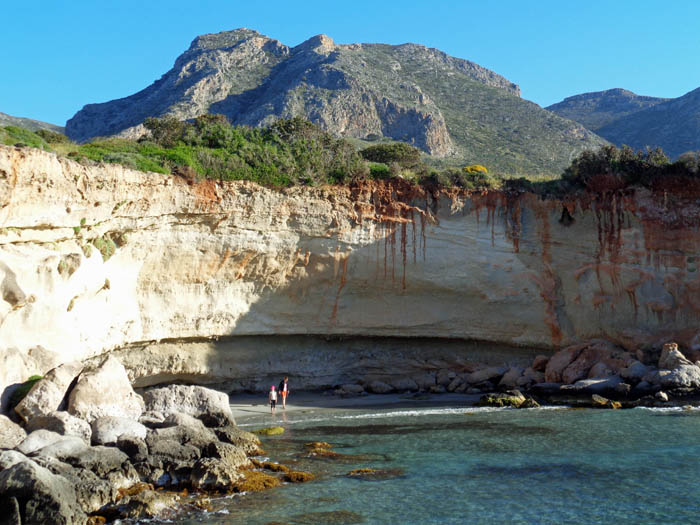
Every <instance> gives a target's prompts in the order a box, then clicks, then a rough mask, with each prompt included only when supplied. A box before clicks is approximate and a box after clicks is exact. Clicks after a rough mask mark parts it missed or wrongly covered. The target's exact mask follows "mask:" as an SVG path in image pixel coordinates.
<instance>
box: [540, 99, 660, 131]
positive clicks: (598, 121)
mask: <svg viewBox="0 0 700 525" xmlns="http://www.w3.org/2000/svg"><path fill="white" fill-rule="evenodd" d="M667 100H669V99H667V98H658V97H645V96H641V95H637V94H635V93H632V92H631V91H628V90H626V89H620V88H616V89H608V90H605V91H596V92H594V93H583V94H581V95H574V96H573V97H567V98H565V99H564V100H562V101H561V102H558V103H557V104H553V105H551V106H548V107H547V109H548V110H549V111H553V112H554V113H556V114H557V115H560V116H562V117H564V118H568V119H569V120H573V121H575V122H578V123H579V124H582V125H584V126H585V127H587V128H588V129H590V130H591V131H596V132H597V130H599V129H600V128H602V127H604V126H606V125H608V124H610V123H612V122H614V121H616V120H618V119H620V118H622V117H626V116H628V115H631V114H633V113H637V112H639V111H642V110H644V109H646V108H649V107H652V106H655V105H656V104H660V103H661V102H666V101H667Z"/></svg>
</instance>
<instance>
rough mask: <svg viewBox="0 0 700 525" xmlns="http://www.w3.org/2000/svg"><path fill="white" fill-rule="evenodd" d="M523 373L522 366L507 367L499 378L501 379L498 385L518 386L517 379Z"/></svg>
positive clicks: (505, 386)
mask: <svg viewBox="0 0 700 525" xmlns="http://www.w3.org/2000/svg"><path fill="white" fill-rule="evenodd" d="M522 375H523V369H522V368H517V367H511V368H509V369H508V371H507V372H506V373H505V374H503V377H502V378H501V381H500V382H499V383H498V386H500V387H504V388H514V387H516V386H518V379H520V378H521V377H522Z"/></svg>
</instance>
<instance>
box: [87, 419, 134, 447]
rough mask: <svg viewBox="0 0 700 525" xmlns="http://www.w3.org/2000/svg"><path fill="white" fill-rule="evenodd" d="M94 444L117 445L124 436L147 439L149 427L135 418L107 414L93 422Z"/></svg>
mask: <svg viewBox="0 0 700 525" xmlns="http://www.w3.org/2000/svg"><path fill="white" fill-rule="evenodd" d="M91 427H92V443H93V444H94V445H115V444H116V443H117V442H118V441H119V439H121V438H123V437H131V438H137V439H146V435H147V434H148V429H147V428H146V427H145V426H144V425H142V424H141V423H139V422H138V421H135V420H133V419H129V418H125V417H114V416H105V417H100V418H98V419H95V420H94V421H93V422H92V425H91Z"/></svg>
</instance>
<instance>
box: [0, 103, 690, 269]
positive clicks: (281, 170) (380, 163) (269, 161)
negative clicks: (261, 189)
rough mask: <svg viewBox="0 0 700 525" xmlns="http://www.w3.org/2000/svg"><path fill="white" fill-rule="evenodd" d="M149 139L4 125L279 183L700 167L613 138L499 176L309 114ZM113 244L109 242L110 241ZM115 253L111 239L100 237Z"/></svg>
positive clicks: (455, 180) (660, 172) (11, 139)
mask: <svg viewBox="0 0 700 525" xmlns="http://www.w3.org/2000/svg"><path fill="white" fill-rule="evenodd" d="M144 124H145V126H146V128H147V129H148V130H149V131H150V134H149V135H148V136H147V137H144V138H142V139H140V140H138V141H137V140H130V139H122V138H108V139H98V140H95V141H93V142H90V143H88V144H82V145H78V144H75V143H73V142H71V141H70V140H68V139H67V138H66V137H65V136H64V135H62V134H60V133H56V132H53V131H48V130H39V131H37V132H32V131H28V130H25V129H21V128H17V127H14V126H7V127H5V128H0V143H4V144H9V145H21V146H31V147H36V148H40V149H44V150H46V151H55V152H56V153H58V154H61V155H66V156H68V157H69V158H72V159H74V160H77V161H79V162H83V163H87V164H90V163H95V162H104V163H115V164H121V165H124V166H127V167H130V168H133V169H137V170H141V171H152V172H159V173H177V174H179V175H183V176H186V177H191V178H199V179H205V178H208V179H217V180H221V181H224V180H227V181H228V180H250V181H254V182H257V183H259V184H262V185H265V186H270V187H285V186H293V185H318V184H325V183H331V184H346V183H350V182H352V181H356V180H361V179H390V178H394V177H397V178H401V179H404V180H407V181H409V182H411V183H413V184H421V185H424V186H429V187H444V188H450V187H456V188H462V189H466V190H485V189H492V188H503V189H504V190H506V191H531V192H534V193H538V194H541V195H563V194H567V193H572V192H575V191H580V190H589V191H595V192H600V191H609V190H615V189H620V188H625V187H629V186H633V185H643V186H649V185H652V184H653V183H654V182H655V181H658V180H659V179H660V178H662V177H666V176H685V177H697V176H698V175H700V152H697V153H686V154H684V155H682V156H681V157H680V158H679V159H678V160H677V161H675V162H671V161H670V160H669V158H668V157H667V156H666V155H665V154H664V153H663V151H661V150H660V149H658V148H657V149H654V150H652V149H647V150H645V151H634V150H632V149H631V148H629V147H623V148H617V147H615V146H605V147H603V148H600V149H598V150H595V151H584V152H583V153H581V154H580V155H579V156H578V157H576V158H575V159H574V160H573V162H572V163H571V165H570V166H569V167H568V168H567V169H566V170H565V171H564V173H563V174H562V176H561V177H560V178H557V179H550V180H547V179H541V180H532V179H527V178H523V177H521V178H512V179H508V178H499V177H495V176H494V175H492V174H491V173H489V170H488V169H487V168H486V167H485V166H483V165H479V164H473V165H470V166H464V167H461V168H456V167H447V168H443V169H436V168H434V167H431V166H429V165H428V164H426V159H425V156H424V155H422V154H421V152H420V151H419V150H418V149H416V148H415V147H413V146H411V145H409V144H406V143H401V142H388V143H380V144H375V145H372V146H369V147H366V148H363V149H361V150H359V151H358V150H357V149H356V148H355V146H353V144H352V143H351V142H349V141H347V140H345V139H338V138H335V137H333V136H332V135H330V134H329V133H327V132H325V131H323V130H322V129H321V128H319V127H318V126H316V125H314V124H312V123H311V122H308V121H306V120H304V119H302V118H294V119H291V120H279V121H277V122H276V123H274V124H273V125H271V126H269V127H267V128H251V127H248V126H232V125H231V124H229V122H228V121H227V120H226V118H225V117H224V116H222V115H203V116H200V117H198V118H197V119H195V120H194V121H192V122H183V121H179V120H177V119H175V118H172V117H165V118H148V119H147V120H146V121H145V123H144ZM103 248H104V249H103ZM98 249H100V251H101V252H102V253H103V256H105V257H109V255H111V254H110V253H109V251H110V250H109V249H110V246H107V245H105V246H104V247H100V246H98Z"/></svg>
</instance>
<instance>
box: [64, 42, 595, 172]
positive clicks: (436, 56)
mask: <svg viewBox="0 0 700 525" xmlns="http://www.w3.org/2000/svg"><path fill="white" fill-rule="evenodd" d="M519 95H520V89H519V88H518V86H517V85H515V84H513V83H512V82H510V81H508V80H506V79H505V78H503V77H502V76H500V75H498V74H496V73H494V72H492V71H489V70H487V69H485V68H483V67H481V66H479V65H477V64H475V63H473V62H470V61H467V60H462V59H459V58H455V57H451V56H449V55H447V54H445V53H444V52H442V51H439V50H436V49H430V48H426V47H424V46H421V45H418V44H402V45H398V46H391V45H386V44H348V45H344V44H336V43H335V42H333V40H332V39H330V38H329V37H328V36H326V35H318V36H315V37H312V38H310V39H309V40H307V41H306V42H304V43H302V44H299V45H298V46H295V47H291V48H290V47H288V46H286V45H284V44H282V43H280V42H278V41H277V40H273V39H271V38H268V37H266V36H263V35H260V34H258V33H257V32H255V31H252V30H249V29H238V30H235V31H227V32H222V33H218V34H213V35H203V36H200V37H197V38H196V39H195V40H194V41H193V42H192V45H191V46H190V48H189V49H188V50H187V51H186V52H185V53H183V54H182V55H181V56H180V57H179V58H178V59H177V60H176V61H175V64H174V66H173V68H172V69H171V70H170V71H168V72H167V73H166V74H165V75H163V76H162V77H161V78H160V79H159V80H157V81H156V82H155V83H153V84H152V85H151V86H149V87H148V88H146V89H144V90H142V91H140V92H138V93H136V94H134V95H131V96H129V97H125V98H122V99H118V100H114V101H111V102H106V103H102V104H89V105H87V106H85V107H84V108H83V109H82V110H81V111H79V112H78V113H76V115H75V116H74V117H73V118H72V119H70V120H69V121H68V123H67V124H66V133H67V134H68V135H69V136H70V137H71V138H73V139H75V140H78V141H85V140H88V139H89V138H92V137H95V136H107V135H115V134H120V135H122V136H129V137H137V136H140V135H142V134H143V132H144V128H143V126H142V125H141V123H142V122H143V120H144V119H145V118H146V117H149V116H158V117H160V116H164V115H172V116H175V117H177V118H180V119H191V118H194V117H196V116H198V115H201V114H203V113H206V112H210V113H219V114H224V115H226V116H227V117H228V118H229V120H230V121H231V122H232V123H234V124H246V125H251V126H262V125H266V124H270V123H271V122H273V121H274V120H277V119H279V118H292V117H294V116H303V117H305V118H307V119H309V120H311V121H313V122H316V123H318V124H319V125H321V126H322V127H323V128H325V129H327V130H329V131H331V132H332V133H334V134H337V135H339V136H343V137H352V138H357V139H368V138H369V139H373V138H377V137H388V138H392V139H395V140H401V141H405V142H409V143H411V144H413V145H415V146H417V147H419V148H421V149H422V150H424V151H425V152H427V153H429V154H431V155H433V156H435V157H446V158H449V159H452V161H453V162H460V161H470V160H471V163H476V162H479V163H482V164H487V165H488V166H489V167H490V168H492V169H494V170H497V171H503V172H507V173H513V174H516V173H529V174H539V173H540V172H548V173H556V172H560V171H561V170H562V169H563V168H564V167H565V166H566V165H567V164H568V162H569V161H570V159H571V158H572V157H573V156H575V155H576V154H577V153H579V152H580V151H582V150H584V149H589V148H595V147H598V146H600V145H601V144H603V143H604V141H603V140H602V139H599V138H598V137H597V136H595V135H594V134H592V133H590V132H588V131H587V130H585V129H584V128H582V127H581V126H579V125H577V124H574V123H572V122H570V121H567V120H564V119H561V118H559V117H557V116H554V115H552V114H551V113H549V112H547V111H544V110H542V108H540V107H539V106H537V105H536V104H533V103H531V102H528V101H524V100H522V99H521V98H520V96H519ZM504 152H505V154H504Z"/></svg>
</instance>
